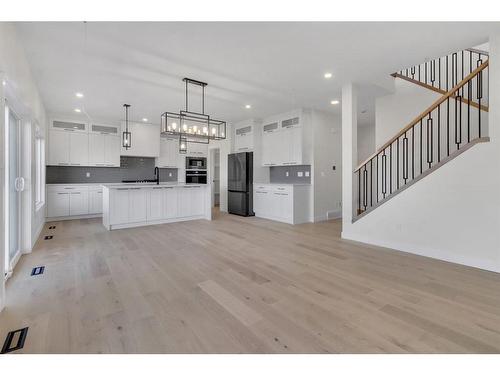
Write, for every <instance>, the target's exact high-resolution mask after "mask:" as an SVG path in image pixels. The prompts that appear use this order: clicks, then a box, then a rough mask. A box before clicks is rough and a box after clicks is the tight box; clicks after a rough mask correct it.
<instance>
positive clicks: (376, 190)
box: [375, 154, 379, 203]
mask: <svg viewBox="0 0 500 375" xmlns="http://www.w3.org/2000/svg"><path fill="white" fill-rule="evenodd" d="M378 155H379V154H377V187H376V189H375V192H376V196H377V203H378Z"/></svg>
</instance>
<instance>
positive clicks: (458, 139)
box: [455, 89, 462, 150]
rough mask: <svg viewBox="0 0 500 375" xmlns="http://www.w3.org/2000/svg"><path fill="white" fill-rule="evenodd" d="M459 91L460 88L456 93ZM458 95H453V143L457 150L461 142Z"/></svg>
mask: <svg viewBox="0 0 500 375" xmlns="http://www.w3.org/2000/svg"><path fill="white" fill-rule="evenodd" d="M459 92H460V89H459V90H458V91H457V93H459ZM460 100H461V97H460V95H457V96H455V144H456V145H457V150H459V149H460V144H461V143H462V105H461V101H460Z"/></svg>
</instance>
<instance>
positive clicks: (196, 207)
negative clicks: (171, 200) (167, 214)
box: [178, 186, 205, 217]
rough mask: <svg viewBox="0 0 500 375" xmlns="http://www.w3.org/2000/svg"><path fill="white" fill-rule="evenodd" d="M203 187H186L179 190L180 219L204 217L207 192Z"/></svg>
mask: <svg viewBox="0 0 500 375" xmlns="http://www.w3.org/2000/svg"><path fill="white" fill-rule="evenodd" d="M204 190H205V189H204V188H202V187H201V186H184V187H182V188H181V189H179V196H178V208H179V213H178V215H179V217H187V216H198V215H203V212H204V210H205V192H204Z"/></svg>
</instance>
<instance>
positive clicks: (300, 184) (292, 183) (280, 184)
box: [253, 182, 311, 186]
mask: <svg viewBox="0 0 500 375" xmlns="http://www.w3.org/2000/svg"><path fill="white" fill-rule="evenodd" d="M253 184H254V186H255V185H272V186H283V185H285V186H311V184H307V183H304V182H303V183H300V182H296V183H294V182H291V183H286V182H285V183H282V182H254V183H253Z"/></svg>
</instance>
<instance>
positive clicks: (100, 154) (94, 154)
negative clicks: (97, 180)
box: [89, 134, 106, 167]
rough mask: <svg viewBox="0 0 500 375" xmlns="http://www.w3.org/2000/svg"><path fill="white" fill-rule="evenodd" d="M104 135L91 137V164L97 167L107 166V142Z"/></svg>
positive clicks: (92, 135)
mask: <svg viewBox="0 0 500 375" xmlns="http://www.w3.org/2000/svg"><path fill="white" fill-rule="evenodd" d="M104 137H105V136H104V135H101V134H90V135H89V164H90V165H95V166H97V167H103V166H105V165H106V161H105V160H104V155H105V149H106V146H105V141H104Z"/></svg>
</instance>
